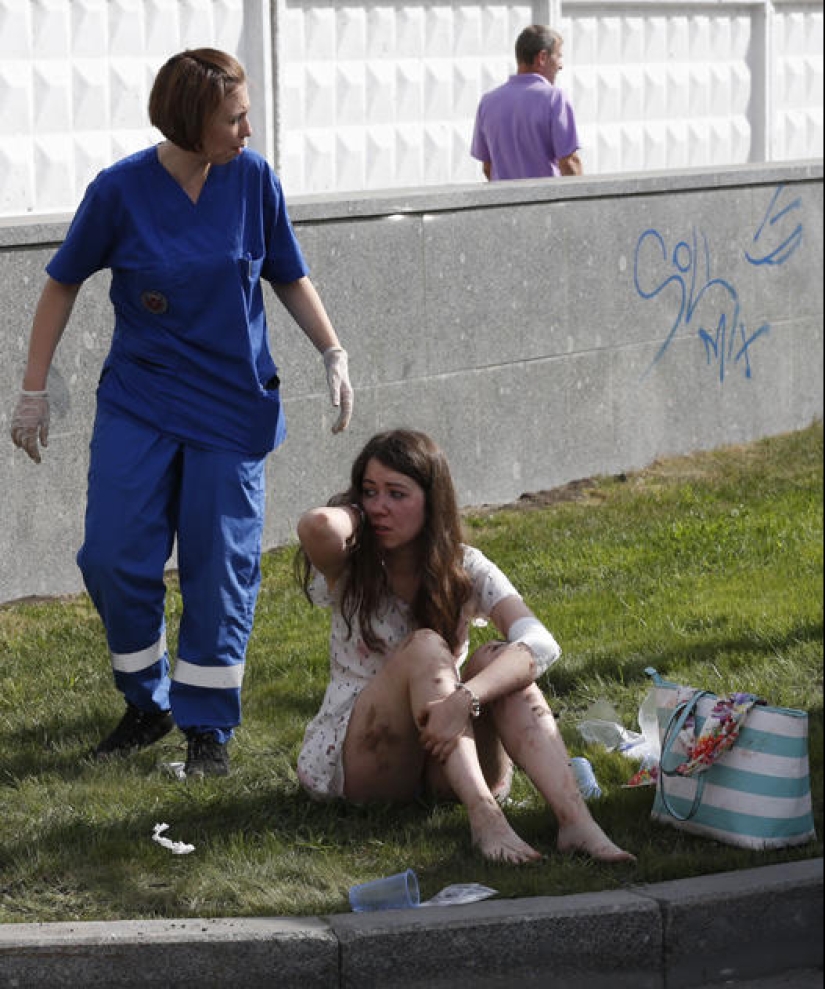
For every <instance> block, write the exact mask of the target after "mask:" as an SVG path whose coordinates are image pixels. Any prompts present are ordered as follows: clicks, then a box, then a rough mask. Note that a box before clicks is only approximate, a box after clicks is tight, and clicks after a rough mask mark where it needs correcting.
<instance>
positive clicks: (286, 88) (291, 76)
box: [281, 62, 307, 135]
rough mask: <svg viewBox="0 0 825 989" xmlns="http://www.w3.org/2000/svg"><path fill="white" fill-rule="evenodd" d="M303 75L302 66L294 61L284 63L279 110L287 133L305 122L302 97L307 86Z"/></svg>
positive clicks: (289, 133)
mask: <svg viewBox="0 0 825 989" xmlns="http://www.w3.org/2000/svg"><path fill="white" fill-rule="evenodd" d="M304 76H305V72H304V69H303V67H302V66H301V65H299V64H298V63H295V62H290V63H289V64H288V65H286V66H285V67H284V70H283V73H282V75H281V112H282V113H283V120H284V131H285V133H286V134H287V135H291V134H292V133H293V132H294V131H296V130H298V129H299V128H301V127H303V126H304V124H305V122H306V108H305V106H304V98H305V96H306V90H307V87H306V85H305V81H304Z"/></svg>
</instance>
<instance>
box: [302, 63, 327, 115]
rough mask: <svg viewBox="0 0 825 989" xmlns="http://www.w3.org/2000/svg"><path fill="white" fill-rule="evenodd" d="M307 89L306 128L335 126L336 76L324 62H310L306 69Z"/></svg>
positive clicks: (305, 80) (305, 81) (305, 82)
mask: <svg viewBox="0 0 825 989" xmlns="http://www.w3.org/2000/svg"><path fill="white" fill-rule="evenodd" d="M303 75H304V86H305V88H306V102H305V119H304V121H303V126H304V127H334V126H335V75H334V73H333V72H331V71H330V66H329V65H327V64H326V63H324V62H308V63H307V64H306V66H305V68H304V73H303Z"/></svg>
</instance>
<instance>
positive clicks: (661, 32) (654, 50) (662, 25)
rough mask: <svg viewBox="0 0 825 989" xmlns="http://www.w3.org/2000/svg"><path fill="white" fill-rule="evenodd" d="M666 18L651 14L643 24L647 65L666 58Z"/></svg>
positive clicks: (663, 60)
mask: <svg viewBox="0 0 825 989" xmlns="http://www.w3.org/2000/svg"><path fill="white" fill-rule="evenodd" d="M668 54H669V53H668V29H667V18H665V17H662V16H657V15H656V14H652V15H651V16H650V17H649V18H648V19H647V24H646V25H645V55H644V61H645V63H646V64H647V65H651V64H653V63H654V62H665V61H667V59H668Z"/></svg>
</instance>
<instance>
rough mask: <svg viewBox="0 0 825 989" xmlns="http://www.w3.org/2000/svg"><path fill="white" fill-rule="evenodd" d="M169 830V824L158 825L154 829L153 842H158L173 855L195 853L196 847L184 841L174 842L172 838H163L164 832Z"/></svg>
mask: <svg viewBox="0 0 825 989" xmlns="http://www.w3.org/2000/svg"><path fill="white" fill-rule="evenodd" d="M168 830H169V825H168V824H156V825H155V826H154V828H152V840H153V841H156V842H157V843H158V844H159V845H163V847H164V848H168V849H169V851H170V852H171V853H172V854H173V855H188V854H189V853H190V852H194V851H195V846H194V845H187V844H186V842H184V841H172V840H171V839H170V838H163V837H161V835H162V834H163V832H164V831H168Z"/></svg>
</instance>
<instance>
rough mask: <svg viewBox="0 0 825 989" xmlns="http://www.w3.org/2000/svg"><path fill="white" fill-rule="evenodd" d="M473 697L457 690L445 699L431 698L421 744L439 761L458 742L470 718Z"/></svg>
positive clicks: (420, 726) (421, 722) (421, 727)
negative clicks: (432, 699) (433, 699)
mask: <svg viewBox="0 0 825 989" xmlns="http://www.w3.org/2000/svg"><path fill="white" fill-rule="evenodd" d="M471 701H472V698H471V697H470V695H469V694H468V693H467V691H465V690H456V691H455V693H452V694H448V695H447V696H446V697H443V698H442V699H441V700H436V701H430V703H429V704H428V705H427V706H426V708H425V711H424V714H423V716H422V717H421V718H420V719H419V723H418V727H419V729H420V735H419V737H420V738H421V744H422V745H423V746H424V748H425V749H426V751H427V752H428V754H429V755H431V756H432V757H433V758H434V759H435V760H436V761H437V762H445V761H446V760H447V758H448V757H449V756H450V754H451V753H452V751H453V749H454V748H455V747H456V745H458V740H459V739H460V738H461V736H462V735H463V734H464V732H465V730H466V728H467V723H468V721H469V720H470V704H471Z"/></svg>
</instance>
